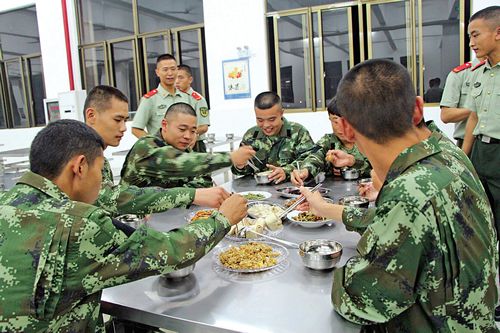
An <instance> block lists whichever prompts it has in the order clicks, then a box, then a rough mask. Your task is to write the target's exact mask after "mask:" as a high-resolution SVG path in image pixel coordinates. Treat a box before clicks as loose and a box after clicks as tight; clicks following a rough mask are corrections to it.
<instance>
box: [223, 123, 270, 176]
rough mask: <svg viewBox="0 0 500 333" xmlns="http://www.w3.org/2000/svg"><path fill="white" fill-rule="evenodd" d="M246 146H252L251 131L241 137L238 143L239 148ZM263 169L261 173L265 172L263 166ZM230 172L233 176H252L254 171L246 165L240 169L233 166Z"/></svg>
mask: <svg viewBox="0 0 500 333" xmlns="http://www.w3.org/2000/svg"><path fill="white" fill-rule="evenodd" d="M248 145H252V133H251V130H248V131H247V132H246V133H245V134H244V135H243V138H242V139H241V143H240V146H248ZM254 149H255V148H254ZM256 166H257V167H259V165H256ZM263 168H264V169H263V170H262V171H264V170H265V165H264V166H263ZM231 172H232V173H233V174H234V175H241V176H245V175H253V174H254V172H255V171H254V170H253V169H252V168H251V167H249V166H248V165H246V166H244V167H243V168H241V169H239V168H237V167H236V166H235V165H232V166H231Z"/></svg>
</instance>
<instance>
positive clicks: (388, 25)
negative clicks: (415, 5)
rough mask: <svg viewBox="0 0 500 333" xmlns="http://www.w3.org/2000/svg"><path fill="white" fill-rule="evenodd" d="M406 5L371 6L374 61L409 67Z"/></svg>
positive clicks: (399, 3)
mask: <svg viewBox="0 0 500 333" xmlns="http://www.w3.org/2000/svg"><path fill="white" fill-rule="evenodd" d="M406 5H407V1H400V2H392V3H382V4H375V5H372V6H371V12H370V13H369V15H370V18H371V24H372V26H371V29H372V32H371V34H372V35H371V38H372V45H369V47H371V50H372V56H371V58H372V59H390V60H393V61H395V62H397V63H400V64H402V65H403V66H405V67H406V68H408V67H409V65H410V64H408V55H409V54H408V52H409V48H408V42H409V39H408V35H409V28H407V20H408V19H407V16H406Z"/></svg>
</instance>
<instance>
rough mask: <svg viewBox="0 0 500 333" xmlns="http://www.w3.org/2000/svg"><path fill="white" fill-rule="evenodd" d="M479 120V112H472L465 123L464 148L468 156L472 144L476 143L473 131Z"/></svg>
mask: <svg viewBox="0 0 500 333" xmlns="http://www.w3.org/2000/svg"><path fill="white" fill-rule="evenodd" d="M477 121H478V119H477V113H476V112H471V113H470V115H469V119H468V120H467V124H466V125H465V135H464V143H463V144H462V150H463V151H464V153H465V154H466V155H468V156H470V153H471V151H472V145H473V144H474V140H475V138H474V135H473V134H472V133H473V132H474V128H476V125H477Z"/></svg>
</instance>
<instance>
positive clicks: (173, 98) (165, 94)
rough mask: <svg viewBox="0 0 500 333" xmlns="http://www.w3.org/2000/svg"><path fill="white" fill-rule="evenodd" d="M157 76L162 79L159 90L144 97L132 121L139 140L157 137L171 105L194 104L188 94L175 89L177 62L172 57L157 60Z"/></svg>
mask: <svg viewBox="0 0 500 333" xmlns="http://www.w3.org/2000/svg"><path fill="white" fill-rule="evenodd" d="M156 76H158V78H159V79H160V84H159V85H158V88H156V89H153V90H151V91H150V92H148V93H147V94H145V95H144V96H143V98H142V100H141V102H140V104H139V107H138V108H137V112H136V114H135V116H134V120H133V121H132V134H134V135H135V136H136V137H137V138H141V137H143V136H145V135H147V134H150V135H155V134H156V132H158V130H159V129H160V127H161V121H162V119H163V115H164V114H165V111H167V109H168V108H169V106H170V105H172V104H174V103H178V102H184V103H192V101H191V99H190V98H189V95H188V94H186V93H184V92H182V91H180V90H179V89H177V88H175V80H176V78H177V61H176V60H175V58H174V57H173V56H172V55H170V54H162V55H160V56H159V57H158V58H157V59H156ZM144 128H146V129H147V132H146V131H144Z"/></svg>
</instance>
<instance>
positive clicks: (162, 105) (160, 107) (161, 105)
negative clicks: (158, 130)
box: [158, 104, 167, 110]
mask: <svg viewBox="0 0 500 333" xmlns="http://www.w3.org/2000/svg"><path fill="white" fill-rule="evenodd" d="M166 107H167V106H166V105H165V104H160V105H158V109H160V110H161V109H164V108H166Z"/></svg>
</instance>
